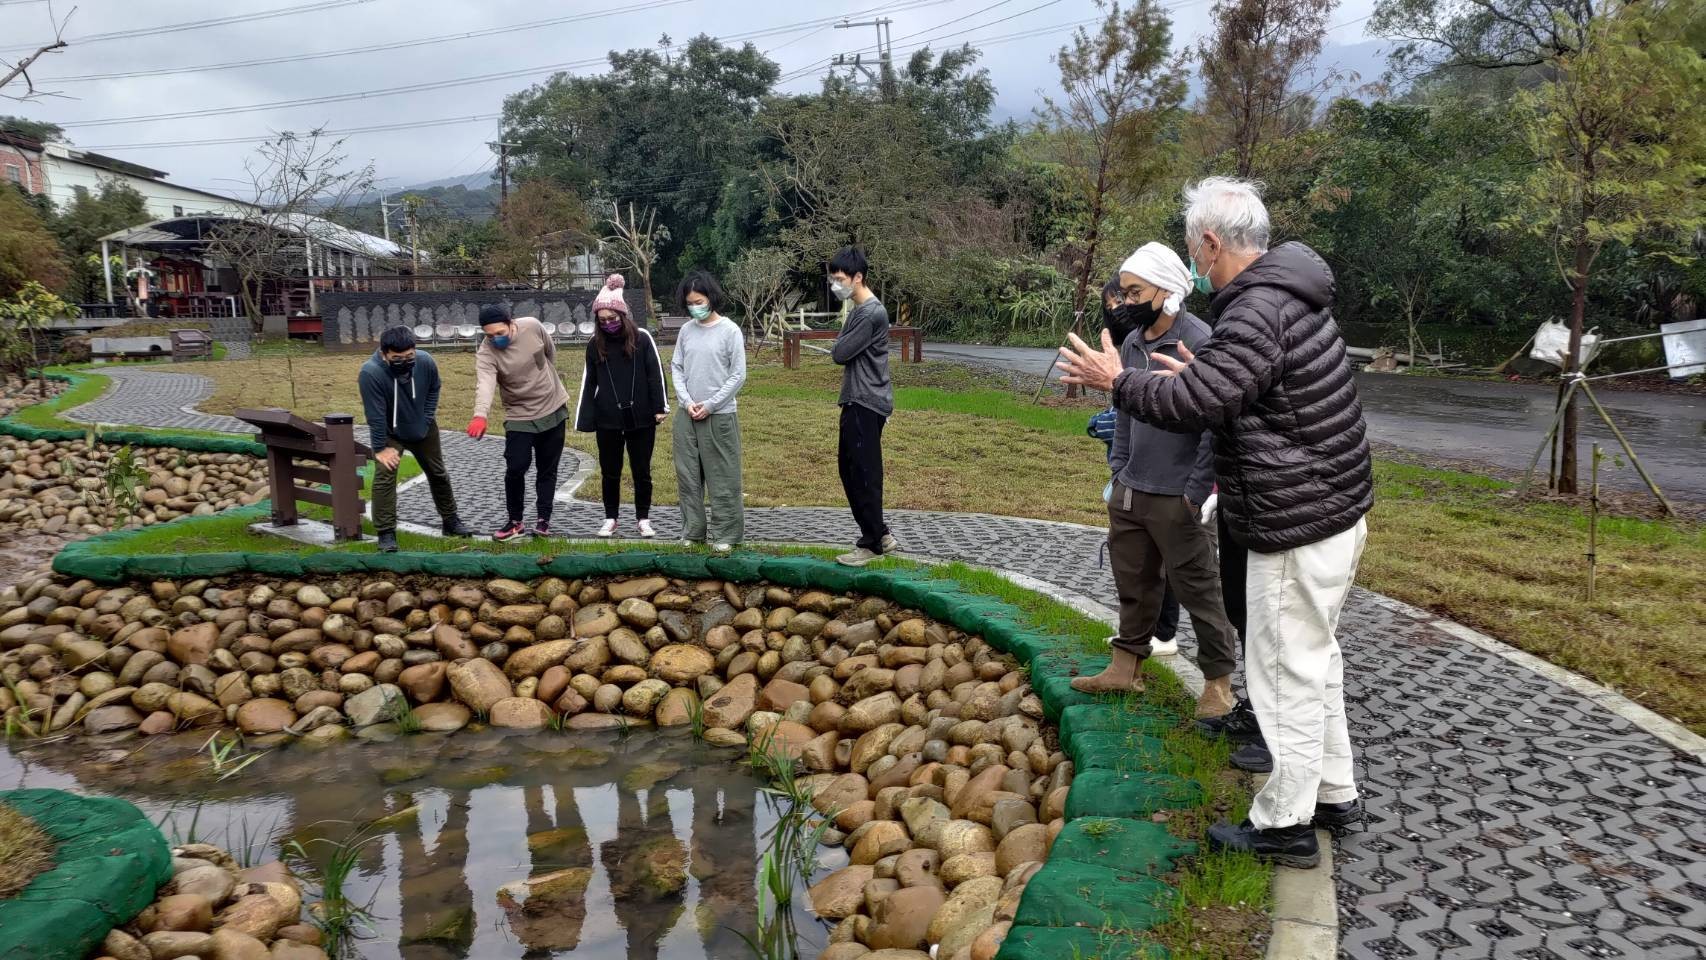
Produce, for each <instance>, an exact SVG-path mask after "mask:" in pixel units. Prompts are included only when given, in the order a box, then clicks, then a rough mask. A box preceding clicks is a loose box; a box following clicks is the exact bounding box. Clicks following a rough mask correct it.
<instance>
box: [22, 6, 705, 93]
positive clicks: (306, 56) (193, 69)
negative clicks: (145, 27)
mask: <svg viewBox="0 0 1706 960" xmlns="http://www.w3.org/2000/svg"><path fill="white" fill-rule="evenodd" d="M692 2H694V0H648V2H645V3H635V4H630V5H628V6H625V7H612V8H610V9H607V10H595V11H593V12H591V13H579V14H575V15H573V16H567V17H552V18H551V19H548V20H532V21H529V22H527V23H514V24H507V25H505V26H501V27H490V28H487V29H485V30H470V31H466V32H464V33H448V34H444V35H442V36H437V37H419V38H416V39H414V40H396V41H392V42H390V43H375V44H369V45H366V46H360V47H345V48H344V49H342V50H325V51H321V52H318V53H301V54H292V55H290V56H282V57H263V58H261V59H248V60H230V61H226V62H224V63H204V64H190V65H186V66H176V67H160V68H158V69H154V70H132V71H129V72H126V73H89V74H80V75H78V76H72V77H50V78H45V79H43V80H42V81H41V82H43V83H86V82H89V81H94V80H128V79H133V78H137V77H163V76H170V75H174V74H181V73H207V72H210V71H215V70H235V69H239V68H242V67H262V66H269V65H273V64H280V63H304V62H307V61H310V60H329V59H331V58H334V57H347V56H352V55H354V54H358V53H379V52H383V51H387V50H407V49H410V48H413V47H424V46H429V45H431V44H438V43H450V42H453V41H456V40H471V39H475V38H479V37H493V36H498V35H500V34H505V33H515V32H517V31H520V30H536V29H539V28H542V27H554V26H559V25H561V24H565V23H578V22H581V21H586V20H598V19H602V18H604V17H613V16H620V15H622V14H627V13H641V12H644V11H647V10H654V9H657V8H659V7H670V6H676V5H678V4H683V3H692Z"/></svg>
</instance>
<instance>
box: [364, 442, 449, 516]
mask: <svg viewBox="0 0 1706 960" xmlns="http://www.w3.org/2000/svg"><path fill="white" fill-rule="evenodd" d="M389 446H390V447H391V448H392V449H395V450H399V451H408V452H409V453H412V454H414V455H415V462H416V463H418V464H420V465H421V472H422V473H424V474H426V478H427V486H429V487H431V488H432V505H433V506H435V507H437V508H438V518H439V519H440V520H442V521H444V522H445V523H449V522H450V521H452V520H454V519H456V494H455V493H453V492H452V491H451V489H450V474H449V472H448V471H446V470H445V469H444V448H443V447H442V446H441V445H440V444H439V442H438V424H437V423H436V422H435V423H429V424H427V435H426V436H424V437H422V438H421V439H419V440H415V441H412V442H410V441H404V440H398V439H397V438H396V437H392V438H391V442H390V444H389ZM374 452H375V453H378V452H379V451H377V450H375V451H374ZM397 466H398V467H399V468H401V467H402V466H403V462H402V461H401V460H399V461H397ZM373 529H374V530H377V531H379V532H381V533H383V532H384V531H386V530H395V529H397V471H396V470H387V469H385V464H383V463H380V462H379V461H377V460H375V461H373Z"/></svg>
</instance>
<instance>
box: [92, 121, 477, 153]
mask: <svg viewBox="0 0 1706 960" xmlns="http://www.w3.org/2000/svg"><path fill="white" fill-rule="evenodd" d="M502 118H503V114H499V113H487V114H479V115H477V116H472V117H441V118H439V119H436V120H414V121H403V122H399V123H383V124H375V125H370V126H364V127H345V128H343V129H340V130H317V131H314V132H316V133H319V134H322V135H326V136H359V135H361V134H365V133H381V132H385V131H391V130H415V129H422V128H426V127H448V126H454V125H456V124H462V123H476V122H483V121H489V120H500V119H502ZM279 136H280V135H279V134H277V133H269V134H267V135H265V136H249V137H216V138H209V139H205V140H157V141H154V142H152V143H107V144H99V145H97V146H92V147H85V148H83V149H86V150H159V149H164V148H171V147H213V146H222V145H225V144H233V143H265V142H267V141H268V140H274V139H277V138H278V137H279Z"/></svg>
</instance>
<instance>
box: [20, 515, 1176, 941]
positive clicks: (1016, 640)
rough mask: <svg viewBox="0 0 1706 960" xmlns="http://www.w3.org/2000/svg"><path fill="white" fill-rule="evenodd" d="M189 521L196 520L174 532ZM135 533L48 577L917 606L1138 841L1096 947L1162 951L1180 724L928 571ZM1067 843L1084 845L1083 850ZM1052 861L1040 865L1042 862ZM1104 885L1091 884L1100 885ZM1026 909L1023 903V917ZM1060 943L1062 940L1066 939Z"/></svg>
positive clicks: (713, 557)
mask: <svg viewBox="0 0 1706 960" xmlns="http://www.w3.org/2000/svg"><path fill="white" fill-rule="evenodd" d="M268 509H269V508H268V507H267V506H266V505H265V504H257V505H255V506H252V507H243V508H238V509H237V510H231V511H225V512H223V513H221V514H220V515H221V516H244V517H247V516H253V517H254V519H256V520H262V519H264V518H265V517H266V516H267V515H268ZM194 519H200V518H183V519H180V520H174V521H171V522H172V523H180V522H185V521H186V520H194ZM134 535H135V532H134V531H117V532H114V533H107V534H102V535H100V536H97V537H93V538H91V539H89V540H85V541H80V542H78V543H73V544H70V545H68V546H67V547H66V548H65V549H63V550H61V551H60V553H59V555H58V556H57V557H55V558H54V562H53V567H54V570H56V571H57V572H59V573H61V574H64V575H66V576H71V577H86V578H88V579H90V580H94V581H96V582H97V583H103V584H111V583H117V582H122V581H126V580H140V579H171V578H178V577H212V576H229V575H235V574H241V573H251V574H257V575H262V576H269V577H281V578H285V579H294V578H300V577H308V576H316V575H337V574H346V573H383V574H391V575H399V574H422V575H427V576H443V577H465V578H494V577H503V578H507V579H515V580H527V579H532V578H536V577H543V576H554V577H561V578H563V579H566V580H576V579H586V578H590V577H611V576H615V577H621V576H633V575H637V574H643V573H656V574H663V575H667V576H672V577H678V578H682V579H697V578H716V579H721V580H728V581H732V582H736V583H750V582H755V581H761V580H762V581H768V582H771V583H777V584H781V585H784V586H792V587H815V588H819V589H825V590H832V591H835V592H838V593H840V592H848V591H852V592H857V593H863V594H866V595H870V596H878V597H884V598H887V599H889V600H892V601H894V602H896V603H898V604H900V605H901V606H903V607H908V608H912V609H916V610H922V611H923V612H925V613H926V614H928V615H930V616H931V617H933V618H934V619H936V620H939V621H941V622H944V623H949V624H952V625H953V626H955V627H957V628H959V629H960V630H963V631H965V632H967V633H970V634H976V635H980V636H982V637H983V638H984V639H985V641H987V642H988V643H989V644H990V645H991V646H993V647H995V648H996V649H997V650H1000V651H1001V652H1003V653H1007V654H1010V655H1012V656H1013V657H1014V658H1015V659H1017V660H1018V661H1019V662H1020V663H1021V664H1024V665H1025V666H1026V667H1027V668H1028V669H1029V671H1030V678H1031V686H1032V688H1033V689H1034V690H1035V691H1036V693H1037V695H1038V697H1039V698H1040V699H1041V700H1042V704H1043V711H1044V714H1045V715H1046V716H1047V718H1048V719H1050V720H1052V721H1054V722H1056V723H1057V724H1058V725H1059V730H1060V738H1061V743H1062V748H1063V749H1064V750H1065V751H1066V753H1067V754H1068V756H1070V757H1071V758H1072V760H1073V763H1074V765H1075V769H1076V770H1077V771H1078V774H1077V776H1076V777H1075V778H1074V781H1073V785H1072V787H1071V789H1070V790H1069V792H1068V795H1067V801H1066V819H1067V820H1068V821H1073V820H1077V819H1079V818H1100V819H1102V820H1105V821H1108V822H1110V823H1112V824H1114V825H1116V826H1118V827H1119V828H1120V830H1121V831H1122V833H1124V834H1126V835H1130V836H1136V837H1140V838H1146V839H1142V840H1141V841H1140V842H1139V846H1140V848H1141V849H1139V850H1136V851H1134V852H1133V853H1132V854H1131V855H1130V856H1129V857H1125V858H1123V859H1125V860H1126V865H1125V866H1124V867H1123V868H1122V869H1123V871H1124V872H1123V873H1121V874H1119V875H1118V879H1119V881H1120V882H1119V883H1118V884H1117V885H1116V886H1115V889H1114V890H1113V891H1112V894H1111V895H1110V896H1108V897H1106V898H1103V899H1102V900H1101V901H1100V902H1101V903H1104V904H1109V905H1112V904H1117V903H1120V902H1121V893H1120V890H1121V889H1123V890H1124V895H1125V896H1127V897H1128V898H1129V899H1130V900H1131V901H1132V902H1134V903H1135V902H1140V901H1141V902H1142V903H1145V904H1149V905H1150V907H1149V908H1147V909H1142V910H1136V909H1133V910H1127V911H1123V912H1121V914H1120V915H1117V916H1116V915H1114V914H1107V915H1104V916H1102V921H1103V922H1102V927H1103V928H1105V929H1102V930H1101V931H1100V932H1099V933H1098V942H1099V943H1101V944H1103V945H1104V946H1106V945H1107V944H1108V943H1110V942H1112V944H1113V948H1114V952H1113V953H1111V954H1107V955H1109V956H1141V957H1162V956H1164V955H1165V953H1164V951H1161V948H1159V947H1158V946H1156V945H1154V944H1153V943H1150V942H1148V941H1146V940H1143V939H1142V938H1141V937H1140V936H1138V935H1139V934H1140V933H1141V932H1142V930H1144V929H1147V928H1148V927H1150V926H1153V925H1154V924H1155V923H1157V922H1160V921H1161V920H1164V919H1165V918H1166V917H1167V916H1168V914H1169V912H1170V911H1169V910H1167V909H1164V908H1163V905H1162V904H1161V903H1159V902H1158V901H1164V900H1165V897H1163V896H1161V895H1160V891H1163V890H1165V889H1166V888H1165V886H1164V884H1163V883H1162V881H1161V880H1160V877H1162V876H1164V875H1165V874H1166V873H1168V872H1169V871H1171V870H1172V869H1173V867H1174V865H1175V864H1176V863H1177V861H1178V860H1179V858H1180V857H1183V856H1186V855H1189V854H1190V853H1193V852H1194V851H1195V845H1194V844H1190V843H1188V842H1185V841H1177V840H1172V839H1169V838H1165V837H1163V836H1157V835H1155V834H1154V832H1153V830H1152V825H1151V824H1149V823H1147V821H1148V819H1149V817H1150V816H1151V815H1152V814H1154V813H1155V812H1157V811H1159V810H1163V809H1169V808H1177V807H1189V806H1195V805H1200V804H1201V802H1202V790H1201V786H1200V785H1199V784H1198V783H1196V782H1195V781H1194V780H1188V779H1184V778H1182V777H1178V776H1175V775H1173V774H1172V773H1170V772H1167V770H1166V765H1165V759H1164V757H1163V753H1164V749H1163V747H1162V744H1161V743H1160V741H1159V740H1158V739H1156V737H1157V736H1158V735H1159V734H1161V733H1164V732H1166V731H1168V730H1172V729H1177V728H1179V727H1181V726H1183V725H1184V723H1185V722H1186V720H1187V719H1188V718H1186V717H1185V716H1184V715H1183V714H1179V713H1176V712H1173V711H1168V710H1166V709H1164V708H1162V707H1160V706H1157V705H1154V704H1144V705H1141V706H1139V707H1137V708H1131V707H1126V706H1123V705H1120V704H1117V703H1114V702H1110V701H1109V700H1108V699H1107V698H1103V697H1096V696H1092V695H1088V694H1083V693H1079V692H1078V691H1076V690H1073V689H1072V687H1071V681H1072V678H1073V677H1074V676H1078V675H1081V674H1083V673H1086V672H1094V671H1096V670H1099V669H1100V668H1101V666H1102V665H1103V664H1104V663H1106V662H1107V658H1106V657H1103V656H1093V655H1085V654H1082V653H1079V652H1077V651H1075V650H1072V649H1070V648H1067V647H1066V646H1064V645H1063V644H1062V643H1061V641H1060V640H1059V639H1058V638H1057V637H1054V636H1051V635H1049V634H1047V633H1044V632H1041V631H1038V630H1037V629H1035V628H1033V627H1030V626H1028V625H1027V616H1026V614H1025V612H1024V611H1023V610H1021V609H1020V608H1019V607H1017V606H1015V605H1013V604H1009V603H1007V602H1005V601H1001V600H997V599H994V598H992V597H990V596H987V595H985V594H981V593H975V592H971V591H968V590H966V589H964V588H962V587H961V586H960V585H959V584H958V583H957V582H956V581H953V580H951V579H943V578H941V577H936V576H932V575H931V573H930V572H929V571H927V570H922V569H910V568H902V569H889V568H883V567H877V568H864V569H851V568H848V567H843V566H841V565H839V564H836V563H834V562H831V561H828V560H820V559H818V558H816V557H805V556H773V555H769V554H762V553H753V552H748V551H737V552H735V553H731V554H720V555H719V554H710V555H707V554H677V553H654V552H648V551H643V550H630V551H624V552H620V553H568V554H562V555H557V556H551V557H541V556H531V555H524V554H492V553H474V552H461V553H421V552H399V553H389V554H385V553H352V552H340V551H335V550H321V549H316V548H305V549H304V550H303V551H302V552H299V553H210V554H199V555H196V554H192V555H137V556H112V555H103V554H101V553H99V552H98V551H99V550H100V549H101V547H102V546H103V545H110V544H111V543H112V542H113V541H114V540H121V539H123V538H125V537H129V536H134ZM1163 833H1164V832H1163ZM1078 846H1079V848H1082V843H1080V844H1079V845H1078ZM1054 859H1055V858H1053V857H1051V858H1050V864H1051V865H1052V864H1053V862H1054ZM1133 865H1135V866H1133ZM1086 869H1091V870H1092V872H1094V868H1093V867H1090V866H1088V865H1087V864H1086V863H1084V862H1075V863H1074V864H1073V865H1071V866H1070V867H1067V866H1061V867H1058V868H1053V867H1045V869H1044V870H1043V871H1042V872H1040V873H1039V874H1038V875H1037V876H1036V877H1034V878H1033V879H1032V880H1031V882H1030V884H1029V885H1028V886H1027V889H1026V894H1025V897H1024V898H1022V899H1021V903H1020V912H1019V917H1020V922H1019V923H1017V924H1016V925H1015V927H1014V932H1015V933H1016V934H1018V933H1021V932H1022V933H1023V935H1022V936H1018V937H1010V938H1009V940H1008V943H1009V944H1011V945H1012V949H1011V950H1009V949H1008V948H1007V947H1006V946H1004V947H1003V948H1002V951H1001V952H1000V953H998V954H997V960H1023V958H1028V957H1031V956H1034V955H1036V954H1035V949H1036V948H1037V944H1041V943H1045V942H1046V943H1055V942H1056V940H1058V936H1057V935H1055V934H1050V933H1048V931H1050V930H1060V929H1071V928H1072V925H1073V924H1076V923H1081V922H1083V920H1084V918H1083V917H1082V916H1075V917H1065V916H1062V917H1059V918H1058V919H1056V920H1054V921H1053V924H1057V925H1051V923H1050V922H1048V917H1050V916H1052V915H1053V913H1054V912H1058V910H1056V909H1055V908H1054V907H1051V906H1049V905H1050V904H1053V905H1058V904H1061V903H1065V902H1069V901H1070V900H1071V899H1072V898H1073V897H1077V898H1078V899H1080V900H1081V899H1082V897H1079V896H1078V894H1077V893H1076V892H1075V891H1076V889H1077V888H1078V887H1079V886H1080V885H1081V881H1082V879H1083V877H1082V876H1081V875H1082V874H1083V873H1084V872H1085V870H1086ZM1109 879H1110V878H1109V877H1099V880H1109ZM1026 903H1031V904H1032V905H1031V907H1030V908H1029V909H1027V908H1026V906H1025V905H1026ZM1026 920H1030V921H1031V922H1029V923H1027V922H1025V921H1026ZM1059 936H1066V937H1068V938H1072V937H1076V936H1077V934H1060V935H1059ZM1051 937H1053V938H1055V939H1051ZM1110 938H1111V941H1110ZM1063 942H1064V941H1063ZM1074 942H1076V941H1074Z"/></svg>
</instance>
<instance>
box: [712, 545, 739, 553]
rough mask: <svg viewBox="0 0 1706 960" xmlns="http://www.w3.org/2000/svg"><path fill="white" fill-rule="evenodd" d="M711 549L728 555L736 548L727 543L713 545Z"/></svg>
mask: <svg viewBox="0 0 1706 960" xmlns="http://www.w3.org/2000/svg"><path fill="white" fill-rule="evenodd" d="M711 549H712V550H715V551H717V552H718V553H728V552H729V551H731V550H733V549H734V546H733V545H732V544H727V543H714V544H712V545H711Z"/></svg>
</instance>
